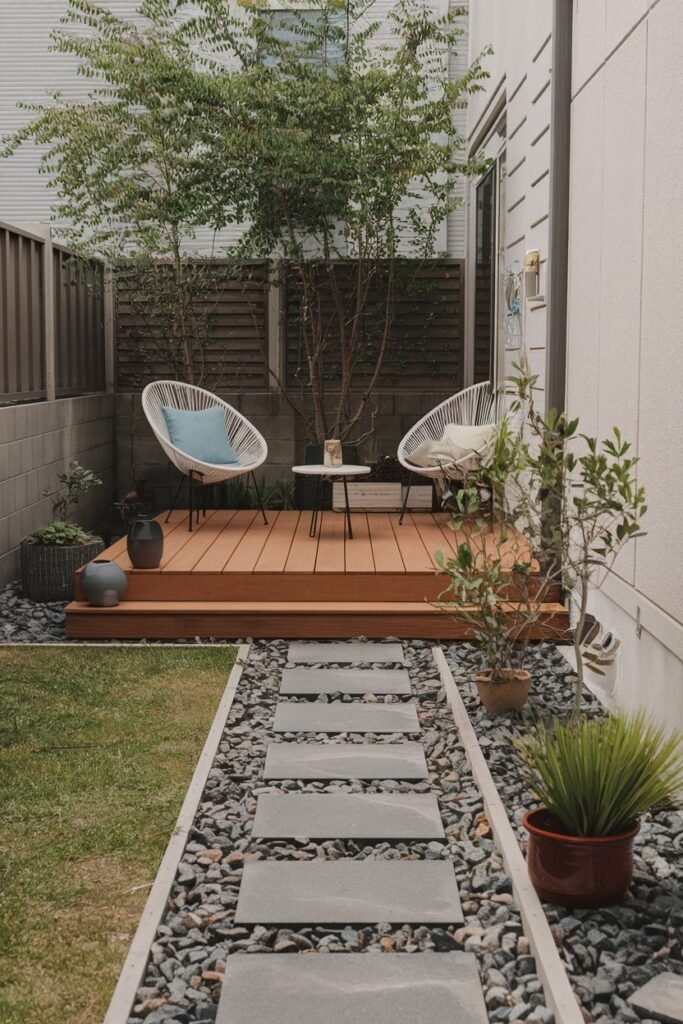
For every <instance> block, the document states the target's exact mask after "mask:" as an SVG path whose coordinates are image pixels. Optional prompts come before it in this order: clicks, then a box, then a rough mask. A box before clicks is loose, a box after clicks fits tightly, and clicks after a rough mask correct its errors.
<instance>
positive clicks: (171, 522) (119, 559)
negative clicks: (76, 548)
mask: <svg viewBox="0 0 683 1024" xmlns="http://www.w3.org/2000/svg"><path fill="white" fill-rule="evenodd" d="M156 520H157V522H158V523H161V528H162V530H163V531H164V554H163V555H162V558H163V557H165V555H166V551H167V548H168V545H169V543H170V537H171V535H172V534H173V533H175V531H176V530H180V529H183V530H186V531H187V532H188V533H189V530H187V509H183V508H177V509H174V510H173V512H171V514H170V516H169V519H168V522H166V513H165V512H162V513H160V514H159V515H158V516H156ZM127 544H128V538H127V537H122V538H121V540H118V541H116V543H115V544H112V546H111V548H107V550H106V551H103V552H102V557H103V558H109V559H111V561H112V562H116V563H117V565H120V566H121V568H122V569H123V571H124V572H131V571H132V569H133V563H132V562H131V560H130V558H129V557H128V550H127ZM114 550H115V551H116V552H117V553H116V554H113V553H110V552H112V551H114ZM160 571H161V567H159V568H158V569H145V572H160Z"/></svg>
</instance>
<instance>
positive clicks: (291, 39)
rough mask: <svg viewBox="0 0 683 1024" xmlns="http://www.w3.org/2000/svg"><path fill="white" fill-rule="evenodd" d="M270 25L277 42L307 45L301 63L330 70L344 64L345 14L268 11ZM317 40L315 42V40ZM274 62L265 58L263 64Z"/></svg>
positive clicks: (320, 11) (318, 10)
mask: <svg viewBox="0 0 683 1024" xmlns="http://www.w3.org/2000/svg"><path fill="white" fill-rule="evenodd" d="M270 19H271V24H272V26H273V33H274V35H275V38H276V39H279V40H281V41H282V42H285V43H292V44H294V45H296V44H300V45H301V46H307V45H310V51H309V52H307V53H306V54H305V55H304V54H302V57H301V59H302V60H309V61H316V62H320V63H325V64H329V65H331V66H334V65H339V64H343V63H344V62H345V42H346V33H347V17H346V12H345V11H329V10H320V9H318V8H312V9H302V10H271V11H270ZM316 37H317V38H316ZM274 60H275V58H273V57H266V58H265V63H273V61H274Z"/></svg>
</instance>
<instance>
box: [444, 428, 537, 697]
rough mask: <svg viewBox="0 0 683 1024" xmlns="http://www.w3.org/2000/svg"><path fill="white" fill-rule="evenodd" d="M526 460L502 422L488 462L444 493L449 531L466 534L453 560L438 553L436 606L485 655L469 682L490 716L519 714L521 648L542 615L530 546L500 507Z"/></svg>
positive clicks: (526, 682)
mask: <svg viewBox="0 0 683 1024" xmlns="http://www.w3.org/2000/svg"><path fill="white" fill-rule="evenodd" d="M525 465H526V455H525V450H524V447H523V444H522V442H521V440H520V437H519V435H518V434H517V433H516V432H515V431H513V430H512V429H511V428H510V426H509V424H508V423H507V421H503V422H502V423H501V424H500V426H499V428H498V432H497V436H496V442H495V445H494V447H493V450H492V452H491V454H490V456H489V458H488V459H487V460H486V462H485V463H484V464H483V465H481V466H480V467H479V468H477V469H476V470H474V471H472V472H471V473H469V474H468V476H467V478H466V479H465V480H460V481H457V482H456V481H451V482H450V486H449V489H448V490H447V491H446V493H445V494H444V496H443V503H444V505H445V507H446V508H447V509H448V510H449V511H450V513H451V523H450V525H451V527H452V529H453V530H454V531H456V532H457V533H458V535H460V536H464V537H465V538H466V539H465V540H463V541H462V542H461V543H460V544H459V545H458V547H457V551H456V555H455V558H449V557H446V556H444V554H443V552H441V551H438V552H436V559H437V562H438V563H439V565H440V567H441V570H442V572H443V573H444V574H445V575H446V576H448V578H449V582H448V585H447V587H446V589H445V590H444V592H443V594H442V595H441V602H440V604H439V607H441V608H442V609H443V610H444V611H447V612H449V613H451V614H453V615H454V616H455V617H456V618H457V619H458V620H459V621H461V622H465V623H466V624H467V625H468V626H469V636H470V639H471V640H472V642H473V643H474V644H475V645H476V646H477V647H478V649H479V651H480V652H481V657H482V666H481V668H480V669H479V671H477V672H476V673H475V675H474V677H473V681H474V683H475V686H476V687H477V691H478V693H479V698H480V700H481V702H482V704H483V705H484V707H485V708H486V710H487V711H488V712H489V714H492V715H495V714H501V713H504V712H506V711H517V710H519V709H520V708H521V707H523V706H524V704H525V703H526V700H527V697H528V695H529V689H530V687H531V674H530V673H529V671H528V669H527V668H526V667H525V664H524V661H525V653H526V648H527V645H528V642H529V640H528V638H529V635H530V632H531V627H532V625H533V623H534V621H535V620H536V619H537V618H538V617H539V616H540V615H541V614H542V608H541V605H542V601H543V599H542V595H541V594H540V593H539V581H538V576H537V573H536V572H535V570H536V569H537V565H536V562H535V560H534V557H533V553H532V548H531V545H530V544H529V542H528V540H527V539H526V538H525V537H524V536H523V535H522V534H521V533H518V532H517V531H513V530H512V529H511V526H512V523H511V521H510V516H509V513H508V512H507V511H506V510H505V488H506V485H507V481H508V480H509V479H510V478H512V477H514V476H515V475H516V474H519V473H521V472H522V471H523V470H524V467H525Z"/></svg>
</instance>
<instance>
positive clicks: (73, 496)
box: [20, 461, 104, 601]
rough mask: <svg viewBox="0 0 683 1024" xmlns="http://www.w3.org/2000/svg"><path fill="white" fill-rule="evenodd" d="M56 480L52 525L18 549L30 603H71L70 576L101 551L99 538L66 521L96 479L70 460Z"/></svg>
mask: <svg viewBox="0 0 683 1024" xmlns="http://www.w3.org/2000/svg"><path fill="white" fill-rule="evenodd" d="M58 480H59V482H60V484H62V489H61V490H59V491H57V492H56V493H55V494H54V497H53V502H52V512H53V520H52V522H51V523H47V524H46V525H45V526H40V527H38V529H37V530H34V531H33V533H32V534H31V535H30V536H29V537H26V538H25V539H24V540H23V541H22V542H21V546H20V551H21V586H22V590H23V593H24V595H25V596H26V597H28V598H30V599H31V600H32V601H69V600H71V598H72V597H73V594H74V573H75V572H76V570H77V569H80V567H81V566H82V565H85V563H86V562H89V561H90V560H91V559H92V558H95V557H96V556H97V555H98V554H99V553H100V551H102V549H103V548H104V542H103V541H102V539H101V538H100V537H94V536H93V535H92V534H90V533H88V532H87V531H86V530H84V529H83V527H82V526H79V525H78V524H77V523H74V522H72V521H71V520H70V519H69V514H70V512H71V510H72V508H74V507H75V506H76V505H77V504H78V501H79V499H80V497H81V495H83V494H86V493H87V492H88V491H90V490H91V489H92V488H93V487H98V486H99V485H100V484H101V483H102V481H101V480H100V478H99V477H98V476H96V475H95V473H93V472H92V471H91V470H89V469H85V468H84V467H83V466H81V465H79V463H78V462H76V461H72V462H71V463H70V464H69V469H68V472H66V473H59V474H58ZM45 493H46V495H49V493H50V492H45Z"/></svg>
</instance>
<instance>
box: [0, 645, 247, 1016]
mask: <svg viewBox="0 0 683 1024" xmlns="http://www.w3.org/2000/svg"><path fill="white" fill-rule="evenodd" d="M234 657H235V649H234V648H231V647H214V648H194V649H193V648H189V647H188V648H175V649H173V648H159V647H156V648H155V647H127V648H121V647H108V648H104V647H87V646H82V647H72V648H66V647H49V646H43V647H25V648H17V647H12V648H4V649H3V648H0V1021H2V1022H3V1024H67V1022H68V1024H97V1022H98V1021H100V1020H101V1019H102V1017H103V1015H104V1012H105V1010H106V1007H107V1003H108V1000H109V997H110V995H111V992H112V990H113V987H114V984H115V982H116V978H117V975H118V972H119V970H120V968H121V965H122V963H123V960H124V957H125V954H126V950H127V947H128V944H129V942H130V939H131V938H132V935H133V932H134V931H135V928H136V925H137V921H138V918H139V915H140V912H141V910H142V907H143V905H144V902H145V900H146V898H147V895H148V892H149V888H150V884H151V882H152V881H153V879H154V875H155V873H156V870H157V867H158V864H159V861H160V860H161V857H162V855H163V851H164V849H165V846H166V843H167V842H168V838H169V835H170V833H171V830H172V828H173V825H174V823H175V819H176V817H177V814H178V811H179V810H180V805H181V804H182V801H183V797H184V795H185V792H186V790H187V786H188V784H189V781H190V778H191V776H192V772H193V770H194V766H195V763H196V761H197V758H198V757H199V754H200V752H201V749H202V746H203V744H204V740H205V738H206V734H207V732H208V729H209V726H210V724H211V721H212V719H213V717H214V715H215V712H216V707H217V705H218V702H219V700H220V697H221V694H222V692H223V689H224V688H225V684H226V681H227V677H228V674H229V671H230V668H231V666H232V662H233V660H234Z"/></svg>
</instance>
